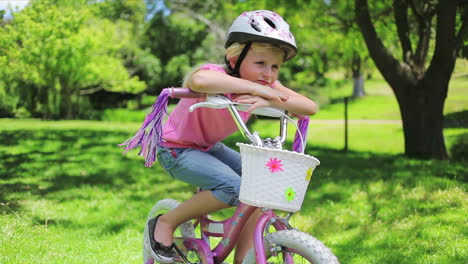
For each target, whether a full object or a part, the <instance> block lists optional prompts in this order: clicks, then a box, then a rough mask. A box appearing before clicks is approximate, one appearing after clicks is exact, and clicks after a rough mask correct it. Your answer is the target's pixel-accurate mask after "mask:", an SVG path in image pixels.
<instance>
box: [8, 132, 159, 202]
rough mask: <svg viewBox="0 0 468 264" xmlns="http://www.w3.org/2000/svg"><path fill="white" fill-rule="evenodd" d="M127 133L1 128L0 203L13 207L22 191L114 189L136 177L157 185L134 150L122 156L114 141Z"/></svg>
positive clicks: (42, 193)
mask: <svg viewBox="0 0 468 264" xmlns="http://www.w3.org/2000/svg"><path fill="white" fill-rule="evenodd" d="M128 136H129V135H128V134H127V133H123V132H106V131H95V130H85V129H80V130H53V129H51V130H48V129H41V130H15V131H1V132H0V142H1V143H0V160H1V163H0V180H1V184H0V202H2V203H5V204H8V206H9V207H10V208H11V209H13V210H15V207H17V206H18V205H17V203H16V201H17V200H18V199H21V197H22V196H24V195H26V194H32V195H38V196H46V195H48V194H51V193H54V192H59V191H66V190H69V189H74V188H80V187H82V186H100V187H102V188H105V189H108V190H115V191H118V190H119V189H121V188H125V187H126V186H129V185H132V184H135V183H136V182H137V181H138V180H139V178H140V177H151V178H152V181H153V182H154V183H155V184H158V183H161V181H162V179H160V178H161V177H155V175H154V173H155V170H154V168H145V167H144V166H143V165H144V160H143V159H142V158H141V157H137V155H136V152H132V153H129V154H127V155H123V154H122V153H123V150H122V149H121V148H120V147H118V146H117V144H118V143H121V142H122V141H124V140H125V139H126V138H128ZM156 166H157V165H156ZM158 171H160V170H158ZM152 174H153V175H152ZM22 194H24V195H22ZM70 199H72V198H70ZM0 210H2V209H0Z"/></svg>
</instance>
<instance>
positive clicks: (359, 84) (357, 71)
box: [351, 54, 366, 97]
mask: <svg viewBox="0 0 468 264" xmlns="http://www.w3.org/2000/svg"><path fill="white" fill-rule="evenodd" d="M351 69H352V71H353V97H363V96H364V95H366V93H365V92H364V75H363V74H362V71H361V58H360V57H359V55H357V54H355V56H353V60H352V65H351Z"/></svg>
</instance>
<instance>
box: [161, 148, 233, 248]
mask: <svg viewBox="0 0 468 264" xmlns="http://www.w3.org/2000/svg"><path fill="white" fill-rule="evenodd" d="M174 152H175V153H174ZM158 161H159V163H161V165H162V166H163V167H164V168H165V169H166V170H167V171H168V172H169V173H170V174H171V175H172V176H173V177H174V178H175V179H178V180H181V181H183V182H186V183H189V184H192V185H195V186H198V187H200V188H201V189H203V190H204V191H202V192H198V193H197V194H195V195H194V196H193V197H192V198H191V199H190V200H188V201H186V202H184V203H182V204H180V205H179V206H178V207H177V208H175V209H174V210H172V211H171V212H168V213H166V214H164V215H163V216H161V217H159V218H158V222H157V224H156V228H155V230H154V239H155V240H156V241H157V242H159V243H161V244H163V245H165V246H168V245H170V244H172V233H173V232H174V230H175V228H176V227H177V226H178V225H180V224H182V223H183V222H185V221H187V220H190V219H194V218H196V217H199V216H201V215H204V214H208V213H211V212H214V211H217V210H220V209H223V208H227V207H230V206H233V205H236V204H237V203H238V199H237V197H238V195H239V190H240V175H239V174H240V155H239V153H237V152H235V151H234V150H232V149H229V148H227V147H225V146H224V145H222V144H217V145H215V146H214V147H213V148H212V149H211V150H209V151H208V152H203V151H200V150H196V149H173V150H172V151H171V150H168V149H164V148H160V149H158Z"/></svg>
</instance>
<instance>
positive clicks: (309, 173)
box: [306, 168, 314, 182]
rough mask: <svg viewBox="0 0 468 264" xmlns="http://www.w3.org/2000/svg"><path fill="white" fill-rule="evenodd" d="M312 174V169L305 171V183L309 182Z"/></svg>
mask: <svg viewBox="0 0 468 264" xmlns="http://www.w3.org/2000/svg"><path fill="white" fill-rule="evenodd" d="M313 172H314V169H313V168H309V169H308V170H307V171H306V181H307V182H309V181H310V179H312V173H313Z"/></svg>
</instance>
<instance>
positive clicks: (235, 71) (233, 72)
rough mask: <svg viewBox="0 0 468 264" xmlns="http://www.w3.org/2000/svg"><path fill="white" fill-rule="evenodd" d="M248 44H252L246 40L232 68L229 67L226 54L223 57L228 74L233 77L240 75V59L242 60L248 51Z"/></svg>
mask: <svg viewBox="0 0 468 264" xmlns="http://www.w3.org/2000/svg"><path fill="white" fill-rule="evenodd" d="M250 46H252V42H247V43H246V44H245V46H244V48H243V49H242V52H241V54H240V55H239V58H237V62H236V65H235V66H234V69H233V68H232V67H231V63H230V62H229V61H228V59H227V58H226V56H225V57H224V61H225V62H226V65H227V67H228V69H229V71H230V74H229V75H231V76H233V77H237V78H239V77H240V73H239V70H240V66H241V64H242V61H243V60H244V58H245V56H247V52H249V49H250Z"/></svg>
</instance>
